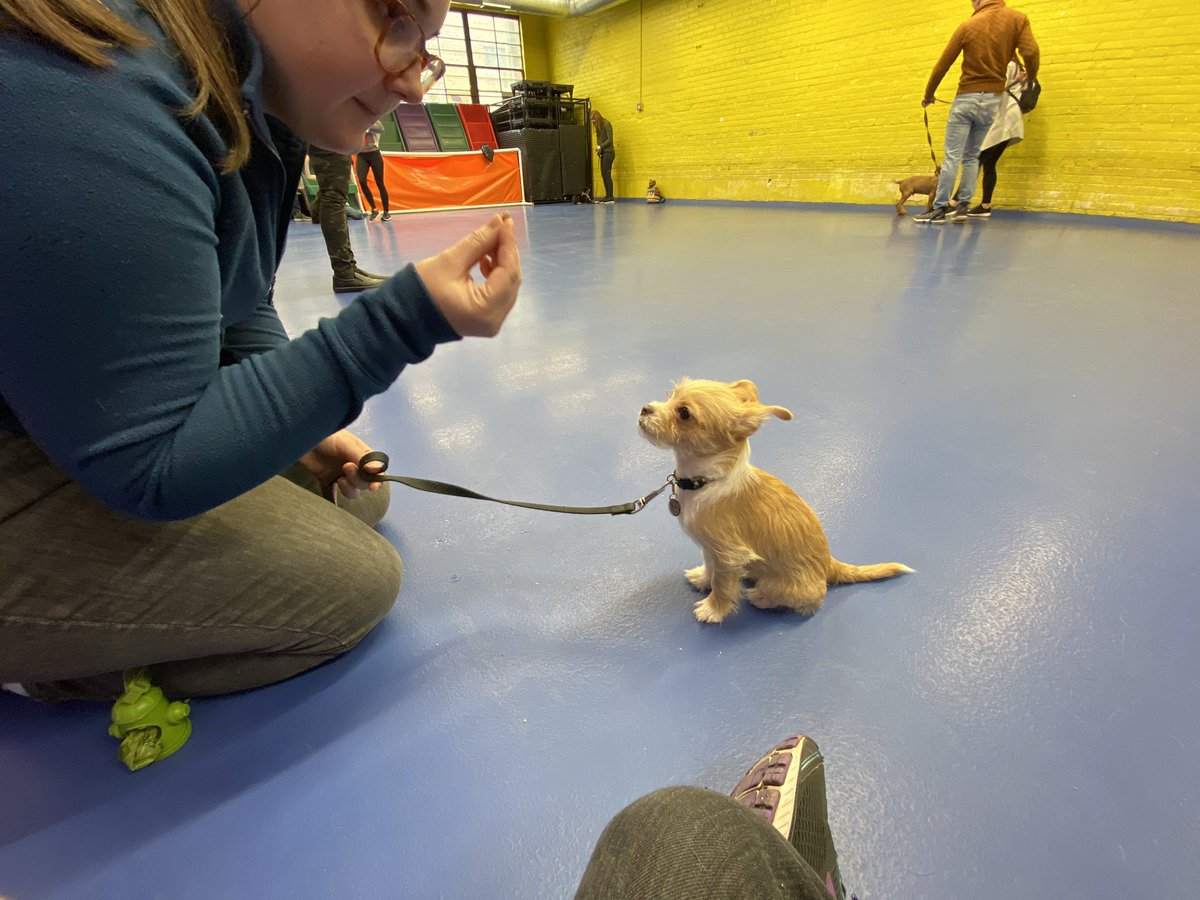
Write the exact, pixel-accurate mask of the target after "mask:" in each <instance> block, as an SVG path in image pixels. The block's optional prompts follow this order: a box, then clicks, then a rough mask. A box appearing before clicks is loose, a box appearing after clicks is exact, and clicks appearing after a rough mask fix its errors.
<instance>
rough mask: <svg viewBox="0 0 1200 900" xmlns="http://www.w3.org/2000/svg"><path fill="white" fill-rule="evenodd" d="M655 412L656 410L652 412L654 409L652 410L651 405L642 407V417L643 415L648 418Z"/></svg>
mask: <svg viewBox="0 0 1200 900" xmlns="http://www.w3.org/2000/svg"><path fill="white" fill-rule="evenodd" d="M653 411H654V410H652V409H651V408H650V405H649V404H646V405H645V406H643V407H642V415H643V416H648V415H650V413H652V412H653Z"/></svg>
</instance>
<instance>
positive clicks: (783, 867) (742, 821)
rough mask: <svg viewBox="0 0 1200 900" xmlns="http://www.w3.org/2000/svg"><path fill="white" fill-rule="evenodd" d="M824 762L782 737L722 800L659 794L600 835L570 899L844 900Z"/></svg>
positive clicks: (680, 790) (675, 791)
mask: <svg viewBox="0 0 1200 900" xmlns="http://www.w3.org/2000/svg"><path fill="white" fill-rule="evenodd" d="M845 895H846V892H845V888H844V887H843V885H842V879H841V873H840V872H839V871H838V864H837V851H836V850H835V849H834V846H833V837H832V835H831V834H830V832H829V819H828V815H827V810H826V801H825V768H824V760H823V758H822V756H821V753H820V750H819V749H818V748H817V745H816V743H815V742H814V741H813V740H812V738H809V737H804V736H799V737H793V738H789V739H788V740H786V741H783V742H782V743H780V744H779V745H778V746H776V747H775V748H773V749H772V750H771V751H770V752H769V753H768V754H767V755H766V756H764V757H762V758H761V759H760V760H759V761H758V762H757V763H755V764H754V765H753V766H752V767H751V768H750V771H748V772H747V773H746V775H745V777H743V778H742V780H741V781H740V782H739V783H738V785H737V787H736V788H734V791H733V796H732V798H731V797H724V796H722V795H720V794H715V793H713V792H712V791H706V790H702V789H700V788H694V787H675V788H667V789H665V790H661V791H656V792H655V793H653V794H650V795H649V796H646V797H643V798H642V799H640V800H638V801H636V802H635V803H633V804H631V805H630V806H628V807H626V808H625V809H624V810H623V811H622V812H620V813H619V814H618V815H617V817H616V818H615V819H613V820H612V822H610V823H609V825H608V827H607V828H605V830H604V833H603V834H602V835H601V837H600V840H599V842H598V843H597V845H596V849H595V851H594V852H593V854H592V859H591V862H589V863H588V867H587V871H586V872H584V875H583V880H582V882H581V883H580V886H579V892H578V893H577V894H576V898H577V900H601V898H603V900H632V898H645V900H652V898H653V900H692V898H698V897H703V898H705V900H743V898H744V900H774V898H784V897H788V898H792V900H844V898H845Z"/></svg>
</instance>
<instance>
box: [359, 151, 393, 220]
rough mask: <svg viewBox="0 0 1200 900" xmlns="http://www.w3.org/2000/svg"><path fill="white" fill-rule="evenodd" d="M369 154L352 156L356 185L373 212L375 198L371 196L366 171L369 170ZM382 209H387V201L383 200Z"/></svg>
mask: <svg viewBox="0 0 1200 900" xmlns="http://www.w3.org/2000/svg"><path fill="white" fill-rule="evenodd" d="M369 156H370V154H368V153H360V154H358V156H356V157H354V174H356V175H357V176H358V186H359V187H360V188H362V195H363V197H365V198H366V201H367V206H369V207H371V212H375V198H374V197H373V196H371V186H370V185H369V184H367V173H368V172H369V171H370V170H371V162H370V159H369ZM383 208H384V209H387V202H386V201H385V202H384V206H383Z"/></svg>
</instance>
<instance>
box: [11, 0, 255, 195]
mask: <svg viewBox="0 0 1200 900" xmlns="http://www.w3.org/2000/svg"><path fill="white" fill-rule="evenodd" d="M137 2H138V5H139V6H141V7H142V8H143V9H144V10H146V12H148V13H149V14H150V15H151V16H153V17H154V21H156V22H157V23H158V24H159V27H161V28H162V30H163V31H164V32H165V33H166V35H167V39H168V40H169V41H170V42H171V43H172V44H173V45H174V46H175V49H176V50H178V52H179V55H180V57H181V58H182V60H183V64H184V67H185V68H186V69H187V71H188V72H189V74H190V75H191V77H192V82H193V84H195V87H196V99H195V100H193V101H192V103H191V104H190V105H188V106H187V107H186V108H185V109H182V110H180V113H181V114H182V115H184V116H195V115H198V114H200V113H204V114H205V115H207V116H208V117H209V118H210V119H211V120H212V121H213V123H214V124H215V125H216V127H217V130H218V131H219V132H220V133H221V136H222V137H223V138H224V139H225V144H226V146H227V147H228V148H229V152H228V153H227V154H226V155H225V159H224V160H222V163H221V168H222V171H224V172H232V171H234V170H235V169H238V168H240V167H241V166H242V165H243V164H244V163H245V162H246V159H247V158H248V157H249V156H250V129H249V128H248V127H247V125H246V120H245V119H244V118H243V117H242V95H241V84H240V81H239V78H238V73H237V65H236V63H235V62H234V59H233V51H232V50H231V49H230V47H229V41H228V40H227V39H226V36H225V34H224V32H223V31H222V29H221V26H220V25H218V24H217V22H216V21H215V20H214V17H213V14H212V10H211V9H210V8H209V0H137ZM0 29H8V30H10V31H18V32H23V33H25V34H27V35H30V36H32V37H34V38H37V39H39V40H40V41H42V42H44V43H47V44H50V45H51V46H54V47H57V48H58V49H60V50H62V51H63V52H65V53H67V54H69V55H71V56H73V57H75V58H76V59H77V60H79V61H80V62H81V63H84V64H86V65H89V66H94V67H96V68H105V67H107V66H109V65H111V64H112V61H111V60H110V59H109V53H110V51H112V50H113V49H115V48H118V47H130V48H138V47H148V46H150V40H149V38H147V37H146V36H145V35H144V34H142V33H141V32H140V31H138V30H137V29H136V28H134V27H133V26H132V25H130V24H129V23H128V22H126V21H125V20H124V19H122V18H121V17H120V16H118V15H117V14H116V13H114V12H113V11H112V10H110V9H108V7H106V6H104V5H103V4H102V3H100V2H98V0H0Z"/></svg>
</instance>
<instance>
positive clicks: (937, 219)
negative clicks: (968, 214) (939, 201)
mask: <svg viewBox="0 0 1200 900" xmlns="http://www.w3.org/2000/svg"><path fill="white" fill-rule="evenodd" d="M949 212H950V207H948V206H936V207H934V208H933V209H931V210H929V212H923V213H917V215H915V216H913V217H912V220H913V221H914V222H916V223H917V224H918V225H945V224H946V214H947V213H949Z"/></svg>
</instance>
